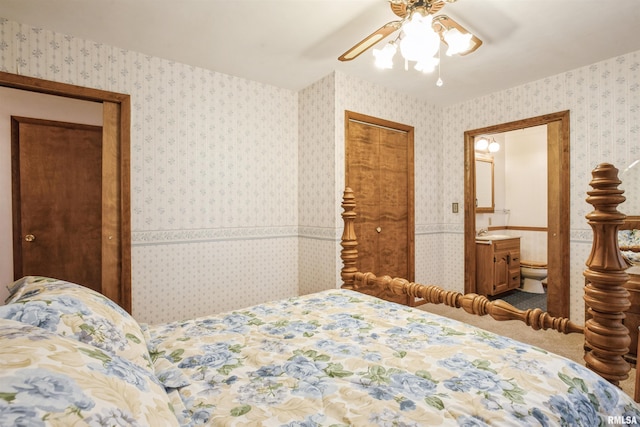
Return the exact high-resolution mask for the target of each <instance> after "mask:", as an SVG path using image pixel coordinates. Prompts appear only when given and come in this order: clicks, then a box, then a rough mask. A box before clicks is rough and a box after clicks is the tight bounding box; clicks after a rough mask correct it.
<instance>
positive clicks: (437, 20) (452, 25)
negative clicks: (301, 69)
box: [338, 0, 482, 86]
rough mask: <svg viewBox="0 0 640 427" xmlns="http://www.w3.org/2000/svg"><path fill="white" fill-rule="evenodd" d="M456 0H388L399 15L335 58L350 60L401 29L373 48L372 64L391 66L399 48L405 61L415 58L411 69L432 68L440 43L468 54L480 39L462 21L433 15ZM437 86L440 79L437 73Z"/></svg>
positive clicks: (452, 52)
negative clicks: (397, 18) (398, 19)
mask: <svg viewBox="0 0 640 427" xmlns="http://www.w3.org/2000/svg"><path fill="white" fill-rule="evenodd" d="M455 1H456V0H389V3H390V5H391V10H392V11H393V13H395V14H396V15H397V16H399V17H400V18H402V20H400V21H391V22H389V23H387V24H385V25H384V26H382V27H381V28H380V29H378V30H377V31H375V32H373V33H372V34H371V35H369V36H367V37H365V38H364V39H363V40H362V41H360V42H359V43H357V44H356V45H355V46H353V47H352V48H351V49H349V50H347V51H346V52H345V53H344V54H342V55H341V56H340V57H339V58H338V59H339V60H340V61H351V60H352V59H355V58H356V57H358V56H359V55H360V54H361V53H363V52H364V51H366V50H367V49H369V48H370V47H372V46H374V45H375V44H376V43H378V42H379V41H381V40H382V39H384V38H385V37H387V36H388V35H390V34H392V33H394V32H396V31H397V30H400V33H399V34H398V36H397V37H396V38H395V39H394V40H392V41H390V42H388V43H387V44H385V45H384V46H383V47H382V48H381V49H373V56H374V58H375V62H374V63H375V65H376V67H378V68H381V69H391V68H393V57H394V56H395V54H396V52H397V51H398V48H399V50H400V54H401V55H402V57H403V59H404V63H405V70H407V69H408V68H409V62H414V63H415V65H414V69H415V70H417V71H421V72H423V73H430V72H432V71H433V70H434V69H435V67H437V66H439V65H440V49H441V45H442V44H444V45H446V46H447V52H446V54H447V56H452V55H460V56H462V55H467V54H469V53H471V52H474V51H475V50H476V49H478V48H479V47H480V45H481V44H482V41H481V40H480V39H479V38H478V37H476V36H475V35H474V34H472V33H471V32H469V31H468V30H466V29H465V28H464V27H463V26H462V25H460V24H459V23H457V22H456V21H454V20H453V19H451V18H450V17H448V16H446V15H437V16H436V15H435V13H437V12H438V11H440V9H442V8H443V7H444V6H445V5H446V4H447V3H453V2H455ZM437 85H438V86H442V79H441V78H440V76H438V83H437Z"/></svg>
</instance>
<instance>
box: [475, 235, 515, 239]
mask: <svg viewBox="0 0 640 427" xmlns="http://www.w3.org/2000/svg"><path fill="white" fill-rule="evenodd" d="M514 237H517V236H509V235H508V234H484V235H482V236H476V240H504V239H513V238H514Z"/></svg>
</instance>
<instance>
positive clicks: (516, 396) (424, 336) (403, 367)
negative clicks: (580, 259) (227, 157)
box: [0, 192, 640, 426]
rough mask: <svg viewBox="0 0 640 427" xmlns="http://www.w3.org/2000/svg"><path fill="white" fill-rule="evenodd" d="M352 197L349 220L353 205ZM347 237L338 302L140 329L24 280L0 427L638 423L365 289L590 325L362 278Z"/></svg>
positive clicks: (575, 374) (567, 383)
mask: <svg viewBox="0 0 640 427" xmlns="http://www.w3.org/2000/svg"><path fill="white" fill-rule="evenodd" d="M345 195H346V196H347V197H345V201H346V204H347V205H348V206H347V209H345V214H346V218H352V214H353V210H350V207H351V206H352V204H353V203H352V202H353V199H352V198H350V197H349V193H348V192H346V193H345ZM344 204H345V203H344V202H343V205H344ZM597 219H598V220H599V219H600V218H597ZM596 228H597V227H596ZM596 228H594V230H595V229H596ZM605 228H606V227H605ZM351 231H352V229H351V227H350V225H349V220H346V221H345V236H343V247H344V248H345V249H344V250H343V259H344V262H345V267H344V269H343V272H342V275H343V279H344V280H345V284H344V285H343V288H341V289H332V290H327V291H323V292H319V293H315V294H310V295H303V296H299V297H295V298H289V299H285V300H280V301H273V302H268V303H264V304H259V305H256V306H252V307H247V308H245V309H242V310H236V311H233V312H228V313H220V314H216V315H211V316H206V317H201V318H197V319H189V320H184V321H176V322H170V323H165V324H160V325H145V324H140V323H138V322H136V321H135V319H134V318H133V317H131V316H130V315H129V314H128V313H126V312H125V311H124V310H123V309H122V308H121V307H119V306H118V305H116V304H115V303H113V302H112V301H110V300H109V299H108V298H106V297H105V296H103V295H101V294H99V293H97V292H95V291H92V290H90V289H88V288H85V287H83V286H80V285H78V284H73V283H69V282H65V281H62V280H58V279H53V278H45V277H35V276H29V277H25V278H22V279H20V280H18V281H16V282H15V283H13V284H11V285H10V289H9V290H10V294H11V295H10V297H9V299H8V301H7V304H5V305H4V306H1V307H0V341H1V344H0V425H25V426H26V425H29V426H38V425H51V426H70V425H73V426H76V425H89V426H94V425H95V426H106V425H108V426H123V425H131V426H178V425H181V426H195V425H224V426H347V425H353V426H364V425H366V426H370V425H378V426H424V425H469V426H481V425H549V426H552V425H567V426H577V425H584V426H596V425H607V424H630V423H632V422H640V406H638V404H637V403H635V402H634V401H633V399H632V398H631V397H629V396H628V395H626V394H625V393H623V392H622V391H621V390H620V389H619V388H618V387H616V385H615V384H614V382H615V379H613V380H612V379H611V378H607V379H605V378H606V377H603V376H601V375H599V374H597V373H595V372H594V371H593V370H592V369H588V368H586V367H584V366H581V365H579V364H577V363H575V362H572V361H570V360H568V359H565V358H563V357H560V356H557V355H554V354H552V353H549V352H547V351H544V350H542V349H540V348H536V347H533V346H530V345H527V344H524V343H521V342H518V341H515V340H512V339H509V338H506V337H503V336H499V335H496V334H493V333H490V332H487V331H484V330H481V329H478V328H475V327H472V326H470V325H467V324H464V323H461V322H458V321H455V320H452V319H448V318H445V317H441V316H437V315H435V314H431V313H428V312H426V311H424V310H420V309H418V308H415V307H407V306H404V305H400V304H396V303H393V302H388V301H384V300H382V299H380V298H377V297H376V296H374V295H367V294H366V293H363V292H361V291H363V290H368V291H370V289H369V287H373V288H376V287H377V288H384V290H385V291H392V292H399V293H408V294H411V295H419V296H420V298H424V299H426V300H429V302H441V303H442V302H443V303H445V304H448V305H452V306H456V307H463V308H465V309H467V310H468V311H471V312H478V313H483V312H486V313H489V314H491V315H492V316H494V317H497V318H519V319H520V320H524V321H525V322H527V323H530V324H531V325H532V326H533V327H534V328H547V327H552V328H555V329H559V330H561V331H563V332H566V333H580V332H582V331H583V330H586V331H587V333H586V334H585V336H587V337H588V336H589V330H590V326H589V325H587V326H586V328H583V327H582V326H580V325H575V324H573V323H571V322H570V321H568V320H567V319H555V318H550V317H549V316H546V315H545V314H544V313H537V312H536V313H535V314H532V313H527V312H519V311H518V310H516V309H514V308H513V307H511V306H509V305H508V304H506V303H499V302H488V301H487V300H486V298H485V299H483V298H482V297H479V296H473V295H471V296H469V295H468V296H461V295H458V294H456V293H455V292H451V291H445V290H442V289H440V288H438V287H436V286H423V285H418V284H414V283H409V282H407V281H405V280H402V279H390V278H381V279H378V278H375V276H373V275H372V274H371V273H360V272H357V271H355V270H353V264H352V261H353V259H354V258H353V255H354V252H355V251H357V249H356V245H354V243H356V241H355V236H353V235H352V234H351ZM618 252H619V251H618ZM596 253H598V251H596ZM592 255H593V254H592ZM592 268H593V267H592ZM596 285H597V283H596ZM365 288H366V289H365ZM369 293H375V291H370V292H369ZM607 301H611V298H609V299H608V300H607ZM596 306H597V303H596ZM618 306H619V304H618V305H616V308H617V307H618ZM594 310H595V309H594ZM608 310H610V309H608ZM602 315H603V313H594V316H593V318H594V319H595V320H596V321H597V320H599V319H600V317H602ZM607 316H609V317H612V315H609V314H607ZM613 317H615V316H613ZM610 323H611V322H610ZM613 323H616V322H615V319H614V321H613ZM627 339H628V334H627ZM623 340H624V339H623ZM587 341H588V340H587ZM607 343H608V344H611V342H609V341H607ZM599 344H600V343H599V342H598V340H597V339H596V340H595V342H593V343H592V345H594V350H592V351H591V352H594V351H595V353H596V356H597V357H600V356H601V353H603V352H604V353H606V354H605V356H606V357H610V358H611V357H613V359H615V361H617V354H613V356H612V353H617V345H618V344H619V343H618V342H617V341H616V340H614V343H613V344H614V345H612V346H610V348H609V347H607V348H603V347H602V346H598V345H599ZM596 360H598V359H597V358H596ZM587 363H589V362H587ZM592 365H594V363H592ZM595 365H597V363H595ZM627 367H628V366H627ZM627 372H628V371H627ZM613 374H616V372H614V373H613ZM614 376H615V375H614Z"/></svg>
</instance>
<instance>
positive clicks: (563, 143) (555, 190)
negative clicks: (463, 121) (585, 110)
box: [464, 111, 570, 317]
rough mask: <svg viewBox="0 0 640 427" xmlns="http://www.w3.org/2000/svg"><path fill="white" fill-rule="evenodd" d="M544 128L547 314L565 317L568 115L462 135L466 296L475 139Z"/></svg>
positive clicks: (471, 267) (472, 268)
mask: <svg viewBox="0 0 640 427" xmlns="http://www.w3.org/2000/svg"><path fill="white" fill-rule="evenodd" d="M541 125H547V171H548V176H547V186H548V187H547V197H548V199H547V209H548V213H547V233H548V238H547V256H548V266H547V269H548V278H547V295H548V299H547V311H548V312H549V314H551V315H552V316H560V317H568V316H569V301H570V283H569V277H570V258H569V226H570V222H569V221H570V216H569V206H570V204H569V191H570V187H569V112H568V111H562V112H558V113H554V114H548V115H544V116H538V117H533V118H529V119H525V120H519V121H515V122H510V123H504V124H500V125H495V126H490V127H486V128H481V129H474V130H469V131H466V132H465V177H464V187H465V188H464V189H465V293H471V292H476V291H477V289H476V278H475V272H476V267H477V265H476V257H475V244H476V243H475V242H476V228H477V227H476V209H475V194H476V182H475V176H476V170H475V147H474V142H475V138H476V137H477V136H480V135H491V134H498V133H503V132H509V131H513V130H517V129H523V128H529V127H533V126H541Z"/></svg>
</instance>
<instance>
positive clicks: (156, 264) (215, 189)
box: [0, 12, 640, 322]
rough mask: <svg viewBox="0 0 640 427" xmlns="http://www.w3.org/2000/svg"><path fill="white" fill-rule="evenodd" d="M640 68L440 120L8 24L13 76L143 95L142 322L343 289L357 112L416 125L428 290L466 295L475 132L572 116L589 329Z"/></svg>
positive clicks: (631, 63) (135, 167) (136, 183)
mask: <svg viewBox="0 0 640 427" xmlns="http://www.w3.org/2000/svg"><path fill="white" fill-rule="evenodd" d="M0 13H1V12H0ZM638 55H640V52H634V53H630V54H627V55H624V56H621V57H617V58H612V59H610V60H607V61H603V62H600V63H597V64H593V65H590V66H587V67H583V68H580V69H577V70H573V71H571V72H567V73H563V74H559V75H555V76H550V77H548V78H545V79H542V80H539V81H535V82H531V83H528V84H524V85H521V86H518V87H515V88H512V89H509V90H506V91H502V92H497V93H492V94H488V95H487V96H484V97H481V98H477V99H473V100H470V101H467V102H464V103H461V104H456V105H452V106H449V107H446V108H436V107H433V106H430V105H428V104H425V103H423V102H420V101H417V100H414V99H411V98H409V97H406V96H404V95H400V94H397V93H394V92H391V91H388V90H386V89H383V88H379V87H375V86H373V85H372V84H371V83H368V82H364V81H361V80H359V79H356V78H353V77H351V76H348V75H345V74H342V73H338V72H336V73H334V74H332V75H329V76H326V77H325V78H323V79H321V80H320V81H318V82H316V83H314V84H313V85H311V86H309V87H308V88H306V89H304V90H302V91H300V92H299V93H293V92H290V91H287V90H284V89H281V88H276V87H273V86H268V85H264V84H261V83H257V82H252V81H248V80H245V79H241V78H238V77H234V76H228V75H224V74H221V73H217V72H214V71H208V70H203V69H199V68H196V67H192V66H189V65H184V64H178V63H174V62H171V61H167V60H164V59H161V58H155V57H151V56H148V55H145V54H143V53H137V52H129V51H124V50H121V49H118V48H117V47H113V46H106V45H103V44H99V43H94V42H92V41H90V40H83V39H79V38H75V37H71V36H67V35H62V34H57V33H53V32H50V31H47V30H46V29H42V28H33V27H30V26H27V25H22V24H19V23H16V22H12V21H8V20H6V19H2V18H0V70H2V71H6V72H10V73H16V74H21V75H28V76H34V77H39V78H43V79H48V80H54V81H60V82H65V83H72V84H76V85H81V86H88V87H93V88H98V89H105V90H110V91H115V92H122V93H128V94H130V95H131V99H132V129H131V131H132V153H131V154H132V163H131V174H132V189H131V190H132V191H131V195H132V226H133V236H132V237H133V260H132V262H133V266H132V268H133V272H132V273H133V310H134V315H135V316H136V317H137V318H138V319H139V320H141V321H144V322H160V321H168V320H172V319H177V318H185V317H192V316H197V315H203V314H207V313H210V312H217V311H221V310H229V309H235V308H240V307H242V306H246V305H248V304H253V303H255V302H258V301H262V300H268V299H274V298H281V297H285V296H289V295H295V294H297V293H308V292H313V291H316V290H320V289H326V288H329V287H335V286H337V283H336V282H337V280H338V278H339V271H340V267H341V266H340V264H339V259H338V255H339V249H340V246H339V237H340V234H341V227H342V226H341V220H340V208H339V201H340V199H341V197H342V190H343V187H344V110H351V111H356V112H359V113H362V114H368V115H372V116H376V117H380V118H384V119H387V120H391V121H397V122H400V123H404V124H407V125H411V126H414V127H415V130H416V133H415V162H416V167H415V171H416V174H415V179H416V182H415V194H416V280H418V281H422V282H427V283H437V284H441V285H443V286H444V287H447V288H449V289H455V290H459V291H462V289H463V278H464V271H463V265H464V262H463V261H464V260H463V254H464V251H463V227H464V221H463V214H462V212H463V210H464V206H462V202H463V171H464V157H463V145H464V144H463V132H464V131H465V130H467V129H476V128H480V127H484V126H489V125H494V124H499V123H504V122H509V121H513V120H518V119H524V118H527V117H532V116H538V115H542V114H545V113H552V112H557V111H562V110H570V111H571V252H570V253H569V254H567V256H569V257H570V261H571V283H570V286H571V317H572V319H573V320H575V321H577V322H582V321H583V319H584V308H583V307H584V304H583V301H582V288H583V285H584V279H583V277H582V271H583V270H584V261H585V260H586V257H587V256H588V254H589V250H590V245H591V230H590V228H589V227H588V226H587V224H586V221H585V219H584V216H585V215H586V214H587V213H588V212H589V211H590V207H589V205H587V204H586V202H585V201H584V199H585V194H586V191H587V190H588V189H589V187H588V181H589V179H590V172H591V170H592V169H593V167H595V166H596V165H597V164H598V163H601V162H611V163H614V164H616V165H618V167H623V166H624V165H627V164H629V163H630V162H631V161H632V160H634V159H637V158H638V157H640V144H638V130H639V124H640V113H639V112H640V97H639V96H638V91H639V90H640V76H639V64H638V62H639V61H638ZM0 191H1V190H0ZM452 202H458V203H460V213H458V214H453V213H451V210H450V206H451V203H452Z"/></svg>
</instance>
